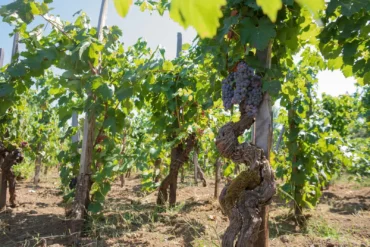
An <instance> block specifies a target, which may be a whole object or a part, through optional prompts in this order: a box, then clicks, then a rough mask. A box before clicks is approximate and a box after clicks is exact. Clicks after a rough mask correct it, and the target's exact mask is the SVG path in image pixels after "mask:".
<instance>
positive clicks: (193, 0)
mask: <svg viewBox="0 0 370 247" xmlns="http://www.w3.org/2000/svg"><path fill="white" fill-rule="evenodd" d="M225 4H226V0H172V1H171V9H170V17H171V18H172V19H173V20H174V21H176V22H178V23H179V24H180V25H181V26H183V27H184V28H187V27H189V26H193V27H194V28H195V30H196V31H197V33H198V34H199V36H200V37H201V38H212V37H213V36H214V35H215V34H216V32H217V28H218V27H219V25H220V22H219V18H220V17H222V11H221V7H222V6H223V5H225Z"/></svg>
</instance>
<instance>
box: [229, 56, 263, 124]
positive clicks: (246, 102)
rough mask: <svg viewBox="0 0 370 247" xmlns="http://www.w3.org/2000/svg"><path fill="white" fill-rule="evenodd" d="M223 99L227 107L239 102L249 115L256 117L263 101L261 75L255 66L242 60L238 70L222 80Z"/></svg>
mask: <svg viewBox="0 0 370 247" xmlns="http://www.w3.org/2000/svg"><path fill="white" fill-rule="evenodd" d="M222 101H223V103H224V107H225V109H230V108H231V107H232V106H233V105H234V104H239V106H240V107H243V108H244V109H245V111H246V113H247V114H248V116H250V117H255V116H256V115H257V110H258V106H259V105H260V103H261V101H262V80H261V77H260V76H258V75H256V74H255V72H254V70H253V68H251V67H249V66H248V65H247V64H246V63H245V62H244V61H242V62H240V63H239V64H238V66H237V67H236V72H231V73H230V74H229V75H228V77H227V78H225V79H224V80H223V81H222Z"/></svg>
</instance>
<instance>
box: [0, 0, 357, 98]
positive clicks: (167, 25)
mask: <svg viewBox="0 0 370 247" xmlns="http://www.w3.org/2000/svg"><path fill="white" fill-rule="evenodd" d="M11 2H12V0H0V5H5V4H9V3H11ZM51 7H52V8H54V10H53V11H52V12H51V13H52V14H54V15H59V16H60V17H61V19H62V20H70V21H71V20H73V17H72V16H73V14H74V13H76V12H77V11H79V10H83V11H84V12H86V13H87V15H88V16H89V17H90V19H91V25H97V23H98V18H99V11H100V7H101V0H54V2H53V3H52V4H51ZM37 22H39V23H42V20H37ZM39 23H37V24H39ZM106 25H107V26H112V25H117V26H119V27H120V28H121V29H122V31H123V42H124V43H125V45H132V44H134V43H135V42H136V41H137V40H138V39H139V38H140V37H143V38H144V39H145V40H146V41H147V42H148V44H149V46H150V47H152V48H153V49H154V48H156V47H157V46H158V45H161V46H162V47H164V48H165V49H166V57H167V58H169V59H172V58H174V57H175V56H176V39H177V33H178V32H181V33H182V39H183V43H192V40H193V39H194V38H195V36H196V32H195V30H194V29H192V28H188V29H187V30H184V28H183V27H181V26H180V25H179V24H177V23H176V22H174V21H172V20H171V19H170V17H169V16H168V14H167V13H165V15H164V16H160V15H159V14H157V12H153V13H152V14H151V13H149V12H147V11H146V12H144V13H143V12H141V11H140V10H139V8H138V7H136V6H132V7H131V8H130V11H129V13H128V15H127V16H126V17H125V18H122V17H120V16H119V15H118V14H117V13H116V10H115V9H114V5H113V1H111V0H110V1H109V6H108V16H107V22H106ZM10 32H12V28H11V27H10V26H9V25H8V24H6V23H3V22H1V21H0V48H4V49H5V59H4V60H5V61H4V63H5V64H6V63H9V62H10V54H11V50H12V44H13V38H12V37H9V35H8V34H9V33H10ZM318 80H319V83H318V93H319V95H321V94H322V93H326V94H330V95H333V96H338V95H341V94H345V93H350V94H351V93H354V92H355V91H356V87H355V79H354V78H345V77H344V76H343V74H342V72H340V71H328V70H326V71H322V72H320V73H319V74H318Z"/></svg>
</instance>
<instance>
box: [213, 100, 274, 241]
mask: <svg viewBox="0 0 370 247" xmlns="http://www.w3.org/2000/svg"><path fill="white" fill-rule="evenodd" d="M240 110H241V117H240V120H239V121H238V122H236V123H233V122H229V123H227V124H226V125H224V126H223V127H222V128H221V129H220V131H219V133H218V136H217V139H216V146H217V149H218V151H219V152H220V153H221V155H222V156H224V157H225V158H228V159H231V160H232V161H233V162H235V163H236V164H242V163H244V164H245V165H247V167H249V169H248V170H246V171H243V172H241V173H240V174H239V176H238V177H236V178H235V179H234V180H233V181H232V182H231V183H230V184H228V185H227V186H225V187H224V189H223V190H222V191H221V195H220V197H219V201H220V204H221V208H222V211H223V212H224V213H225V214H226V215H227V216H228V218H229V220H230V225H229V227H228V228H227V229H226V232H225V234H224V236H223V238H222V246H223V247H231V246H237V247H241V246H243V247H245V246H248V247H250V246H256V247H257V244H256V242H257V239H258V235H259V229H260V226H261V223H262V218H263V215H264V213H263V211H264V206H265V205H268V204H269V203H270V201H271V198H272V196H273V195H274V194H275V190H276V187H275V179H274V175H273V172H272V169H271V166H270V163H269V161H268V159H267V158H266V156H265V154H264V151H263V149H262V148H259V147H258V146H255V145H253V144H251V143H247V142H244V143H239V141H238V136H240V135H242V134H243V133H244V131H245V130H246V129H249V128H250V127H251V126H252V124H253V123H254V121H255V119H254V118H253V117H249V116H248V115H247V113H246V110H245V108H244V106H243V104H240Z"/></svg>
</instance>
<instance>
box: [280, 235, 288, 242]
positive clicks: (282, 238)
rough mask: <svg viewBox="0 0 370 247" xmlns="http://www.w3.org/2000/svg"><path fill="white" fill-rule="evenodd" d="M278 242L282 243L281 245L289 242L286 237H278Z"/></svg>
mask: <svg viewBox="0 0 370 247" xmlns="http://www.w3.org/2000/svg"><path fill="white" fill-rule="evenodd" d="M280 240H281V242H283V243H288V242H289V239H288V237H287V236H285V235H283V236H281V237H280Z"/></svg>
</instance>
